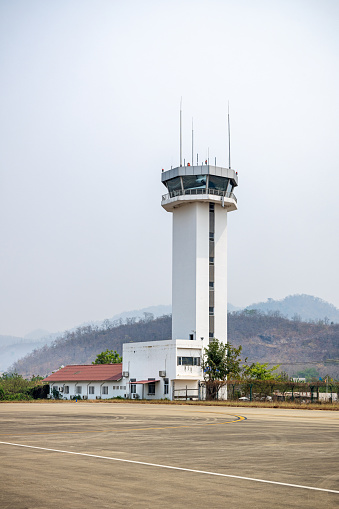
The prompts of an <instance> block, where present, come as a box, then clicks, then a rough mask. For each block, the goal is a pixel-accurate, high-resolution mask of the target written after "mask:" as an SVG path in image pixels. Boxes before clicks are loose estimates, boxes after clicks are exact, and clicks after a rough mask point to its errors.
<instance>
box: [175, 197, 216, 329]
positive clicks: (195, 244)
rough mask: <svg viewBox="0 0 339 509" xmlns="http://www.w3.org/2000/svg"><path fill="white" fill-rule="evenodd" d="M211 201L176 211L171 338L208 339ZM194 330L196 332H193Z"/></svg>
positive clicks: (185, 206)
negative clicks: (192, 336)
mask: <svg viewBox="0 0 339 509" xmlns="http://www.w3.org/2000/svg"><path fill="white" fill-rule="evenodd" d="M208 264H209V204H208V203H198V202H195V203H190V204H188V205H184V206H181V207H178V208H176V209H174V211H173V262H172V338H173V339H189V335H190V334H192V333H193V334H194V337H195V338H199V339H200V337H204V338H208V323H209V318H208V307H209V306H208V298H209V293H208V292H209V288H208V277H209V272H208V270H209V268H208ZM193 331H194V332H193Z"/></svg>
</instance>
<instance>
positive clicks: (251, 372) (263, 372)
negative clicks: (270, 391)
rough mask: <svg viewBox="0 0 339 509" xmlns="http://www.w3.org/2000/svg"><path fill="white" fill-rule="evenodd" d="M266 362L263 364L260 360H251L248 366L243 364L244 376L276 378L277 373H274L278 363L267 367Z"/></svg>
mask: <svg viewBox="0 0 339 509" xmlns="http://www.w3.org/2000/svg"><path fill="white" fill-rule="evenodd" d="M267 366H268V362H265V363H264V364H260V362H252V364H251V365H250V366H244V368H243V374H244V378H247V379H250V380H276V379H277V377H278V376H279V375H278V373H274V371H276V370H277V369H278V368H279V366H280V364H278V365H277V366H273V368H268V367H267Z"/></svg>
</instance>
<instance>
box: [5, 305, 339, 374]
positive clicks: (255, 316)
mask: <svg viewBox="0 0 339 509" xmlns="http://www.w3.org/2000/svg"><path fill="white" fill-rule="evenodd" d="M171 321H172V320H171V316H163V317H160V318H157V319H156V320H151V319H150V318H148V319H145V320H140V321H136V320H134V319H127V323H121V322H120V324H118V325H117V324H116V323H113V324H112V323H107V324H106V327H105V328H101V329H99V328H97V327H92V326H85V327H79V328H78V329H77V330H75V331H72V332H66V333H65V334H64V335H63V337H61V338H59V339H57V340H55V341H54V342H53V343H52V344H51V345H49V346H44V347H42V348H40V349H37V350H35V351H33V352H32V353H31V354H29V355H27V356H26V357H24V358H23V359H21V360H19V361H18V362H16V363H15V364H13V366H12V368H11V371H14V372H17V373H20V374H22V375H23V376H25V377H26V376H32V375H33V374H34V375H47V374H50V373H51V372H52V371H54V370H56V369H58V368H59V367H60V366H61V365H64V366H65V365H67V364H90V363H91V362H92V361H93V360H94V359H95V358H96V356H97V354H98V353H100V352H102V351H104V350H106V349H110V350H117V352H118V353H119V354H120V355H121V354H122V345H123V343H128V342H134V341H154V340H165V339H169V338H170V337H171ZM228 340H229V341H230V342H231V343H232V344H233V345H234V346H239V345H242V347H243V352H242V353H243V355H242V358H243V359H245V357H248V360H249V361H250V362H252V361H258V362H270V363H275V364H282V366H281V367H282V369H284V370H285V371H287V372H288V373H289V374H290V375H294V374H296V373H297V372H298V371H300V370H301V369H303V368H305V367H310V366H311V367H315V368H316V369H317V371H318V372H319V374H320V375H325V374H330V375H331V376H333V377H336V378H338V377H339V324H332V325H331V324H325V323H324V322H319V323H306V322H300V321H298V320H288V319H286V318H282V317H281V316H279V314H278V313H276V314H275V316H270V315H265V314H262V313H259V312H256V311H243V312H237V313H231V314H229V315H228ZM328 359H337V362H334V361H333V360H332V361H331V362H328Z"/></svg>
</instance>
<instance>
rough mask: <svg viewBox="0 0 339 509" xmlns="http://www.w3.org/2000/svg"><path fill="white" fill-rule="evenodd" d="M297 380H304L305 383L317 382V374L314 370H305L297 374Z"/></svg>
mask: <svg viewBox="0 0 339 509" xmlns="http://www.w3.org/2000/svg"><path fill="white" fill-rule="evenodd" d="M297 377H298V378H306V382H312V381H316V380H319V372H318V370H317V369H316V368H314V367H311V368H305V369H303V370H302V371H298V372H297Z"/></svg>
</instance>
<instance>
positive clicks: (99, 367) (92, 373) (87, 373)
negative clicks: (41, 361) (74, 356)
mask: <svg viewBox="0 0 339 509" xmlns="http://www.w3.org/2000/svg"><path fill="white" fill-rule="evenodd" d="M121 378H122V363H119V364H89V365H86V364H71V365H70V366H65V367H64V368H61V369H59V370H58V371H56V372H55V373H52V374H51V375H49V376H48V377H46V378H45V379H44V380H43V381H44V382H71V381H74V382H84V381H87V382H95V381H102V382H103V381H105V382H106V381H107V382H108V381H110V380H112V381H116V380H120V379H121Z"/></svg>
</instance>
